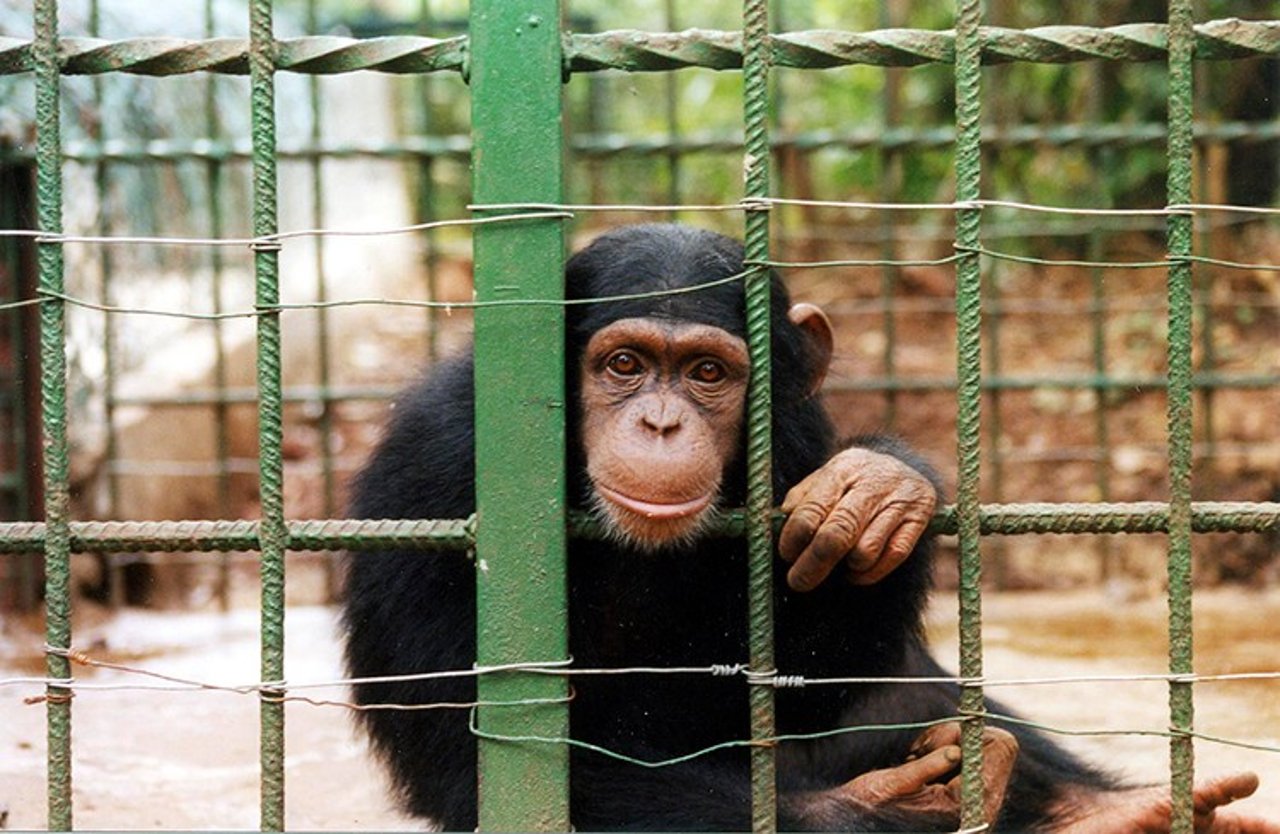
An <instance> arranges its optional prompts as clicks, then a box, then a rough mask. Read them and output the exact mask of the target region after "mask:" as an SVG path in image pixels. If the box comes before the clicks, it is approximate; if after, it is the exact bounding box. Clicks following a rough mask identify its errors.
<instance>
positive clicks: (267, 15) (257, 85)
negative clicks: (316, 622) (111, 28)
mask: <svg viewBox="0 0 1280 834" xmlns="http://www.w3.org/2000/svg"><path fill="white" fill-rule="evenodd" d="M275 54H276V45H275V36H274V34H273V33H272V26H271V0H253V3H252V5H251V6H250V7H249V84H250V102H251V106H252V132H253V233H254V235H255V236H258V237H261V236H263V235H270V234H274V233H275V232H276V231H278V229H277V223H276V158H275V154H276V126H275ZM254 276H255V282H256V287H257V289H256V304H257V307H258V309H259V310H260V311H265V312H262V313H261V314H260V315H259V316H258V473H259V491H260V494H261V502H262V520H261V527H260V529H259V533H258V537H259V548H260V551H261V555H260V559H261V563H260V574H261V577H262V667H261V668H262V679H263V680H264V681H278V680H282V679H283V678H284V548H285V539H286V533H285V526H284V493H283V486H284V474H283V472H284V468H283V458H282V456H281V452H280V443H281V436H282V433H283V427H282V417H281V382H280V314H279V312H278V311H277V310H273V309H272V308H274V307H275V306H276V305H278V304H279V302H280V252H279V247H278V246H269V245H264V246H258V247H255V250H254ZM278 696H279V693H277V692H268V691H265V690H264V691H263V693H262V701H261V706H260V709H261V737H260V739H259V755H260V758H261V768H262V774H261V779H262V783H261V785H260V789H261V794H262V796H261V827H262V830H263V831H281V830H283V829H284V704H283V703H281V702H280V700H279V697H278Z"/></svg>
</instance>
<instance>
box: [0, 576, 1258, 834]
mask: <svg viewBox="0 0 1280 834" xmlns="http://www.w3.org/2000/svg"><path fill="white" fill-rule="evenodd" d="M1196 600H1197V602H1196V605H1197V612H1196V613H1197V635H1196V636H1197V658H1198V660H1197V663H1198V669H1199V671H1201V672H1203V673H1220V672H1233V671H1275V670H1277V668H1278V664H1277V650H1276V647H1277V646H1278V645H1280V590H1271V591H1267V592H1250V591H1242V590H1235V589H1218V590H1211V591H1205V592H1198V593H1197V596H1196ZM1164 616H1165V605H1164V601H1163V599H1162V598H1161V597H1158V596H1152V597H1150V598H1146V599H1141V600H1123V599H1120V598H1117V597H1115V596H1109V595H1108V594H1107V593H1105V592H1101V591H1073V592H1070V593H1045V592H1040V593H1020V594H993V595H990V596H988V597H987V598H986V599H985V600H984V621H985V639H986V653H985V659H986V660H985V662H986V673H987V675H988V677H989V678H993V679H994V678H1001V677H1018V678H1026V677H1057V676H1079V675H1129V674H1142V673H1155V672H1159V671H1161V669H1162V666H1163V665H1164V662H1165V661H1164V653H1165V640H1164V624H1163V623H1164ZM86 619H92V618H86ZM954 623H955V620H954V603H953V602H952V601H951V599H950V596H949V595H947V596H940V597H939V599H938V600H937V601H936V603H935V606H934V611H933V614H932V626H931V630H932V632H933V634H934V639H935V642H936V644H937V646H938V652H939V655H940V656H941V657H943V658H954V657H955V651H956V647H955V640H954V637H953V635H954V631H955V627H954ZM2 625H3V634H4V641H3V643H0V646H3V648H2V649H0V679H12V678H14V677H17V676H21V675H31V674H39V667H38V662H39V661H38V653H39V647H40V638H39V637H38V636H37V635H35V634H34V633H32V632H31V631H30V630H28V629H27V628H26V627H25V624H22V623H16V622H13V621H8V622H3V623H2ZM256 629H257V615H256V612H255V611H253V610H251V609H245V610H242V611H234V612H232V613H231V614H226V615H223V614H178V613H152V612H137V611H128V612H125V613H123V614H121V615H119V616H116V617H105V616H103V617H101V618H100V619H99V620H98V621H97V622H86V623H82V624H80V625H79V626H78V633H77V636H76V643H77V645H79V646H84V647H86V648H88V649H89V651H90V653H91V654H93V655H94V656H95V657H100V658H102V659H112V660H115V661H118V662H121V663H124V664H127V665H129V666H132V667H137V668H144V669H148V670H152V671H157V672H163V673H165V674H169V675H176V676H179V677H184V678H192V679H198V680H201V681H211V682H218V683H228V684H235V683H245V682H249V681H253V680H255V679H256V670H257V663H258V660H257V645H256V640H257V637H256V633H257V632H256ZM287 646H288V650H287V656H288V659H287V674H288V677H289V679H290V680H291V681H295V682H300V681H327V680H332V679H335V678H337V677H339V674H340V672H339V663H338V649H337V641H336V639H335V634H334V614H333V610H332V609H330V608H324V607H300V608H291V609H290V610H289V612H288V616H287ZM79 674H80V676H81V679H82V680H84V681H86V682H93V683H98V684H119V683H132V684H137V683H144V684H145V683H148V681H147V680H146V679H143V678H139V677H138V676H136V675H129V674H126V673H123V672H117V671H97V670H82V671H81V672H80V673H79ZM150 683H161V682H159V681H150ZM993 691H994V690H993ZM38 692H39V687H37V686H20V685H10V686H3V687H0V807H6V808H7V809H8V827H9V828H11V829H26V828H40V827H42V826H43V825H44V820H45V810H44V809H45V798H44V796H45V788H44V751H45V741H44V708H43V707H42V706H39V705H29V704H26V703H24V699H25V698H27V697H29V696H32V695H36V694H38ZM309 694H311V695H313V696H315V697H318V698H337V699H341V698H342V697H343V696H342V690H341V689H340V688H335V689H330V690H316V691H313V692H310V693H309ZM998 694H999V697H1001V698H1002V699H1004V700H1005V701H1007V702H1008V703H1010V704H1012V705H1014V706H1016V707H1017V708H1018V709H1019V710H1020V711H1022V712H1023V713H1024V714H1026V715H1029V716H1031V717H1033V718H1034V719H1036V720H1037V721H1040V722H1042V723H1044V724H1047V725H1050V726H1053V727H1060V728H1070V729H1073V730H1099V729H1107V730H1121V729H1123V730H1159V729H1161V728H1163V727H1165V726H1167V717H1166V713H1165V710H1166V707H1165V703H1166V695H1165V687H1164V686H1163V685H1162V684H1159V683H1114V682H1108V683H1076V684H1061V685H1053V686H1035V687H1018V688H1009V689H1003V688H1002V689H1000V690H999V693H998ZM1196 705H1197V714H1196V724H1197V727H1198V728H1199V729H1200V730H1201V731H1202V732H1204V733H1207V734H1210V735H1214V736H1222V737H1228V738H1232V739H1236V740H1240V741H1244V742H1247V743H1251V744H1257V745H1268V746H1270V747H1272V748H1278V747H1280V681H1275V680H1272V681H1267V682H1257V681H1255V682H1244V683H1212V684H1209V683H1206V684H1202V685H1199V686H1198V687H1197V690H1196ZM286 722H287V741H286V745H287V750H286V771H287V785H288V788H287V824H288V826H289V828H291V829H348V830H350V829H413V828H416V827H419V826H417V825H416V824H415V823H414V822H413V821H412V820H406V819H404V818H403V817H400V816H399V815H397V814H396V813H395V812H394V811H393V810H392V809H391V807H390V803H389V801H388V800H387V797H386V795H385V784H384V782H383V779H382V776H381V774H380V772H379V770H378V767H377V766H376V764H375V763H374V762H373V761H371V759H370V758H369V756H368V753H367V751H366V749H365V746H364V744H363V742H362V741H361V740H360V739H359V738H358V737H357V736H356V734H355V733H354V732H353V730H352V725H351V721H350V716H349V715H348V713H347V711H346V710H345V709H344V708H342V707H339V706H313V705H309V704H302V703H294V704H290V705H289V706H288V707H287V718H286ZM257 733H258V719H257V707H256V703H255V701H254V699H253V698H252V697H251V696H243V695H237V694H231V693H225V692H171V691H133V690H111V689H105V690H89V691H83V692H81V693H80V694H79V695H77V697H76V701H75V708H74V757H75V758H74V781H75V823H76V826H77V827H78V828H84V829H104V828H113V829H118V828H135V829H214V828H217V829H238V828H243V829H255V828H256V827H257V824H258V810H257V802H258V780H257V775H258V766H257ZM1065 743H1066V744H1068V745H1070V746H1071V747H1073V748H1075V749H1077V750H1078V751H1080V752H1081V753H1082V754H1083V755H1085V756H1087V757H1088V758H1090V759H1091V760H1093V761H1096V762H1101V763H1104V764H1106V765H1107V766H1110V767H1113V768H1116V769H1119V770H1122V771H1124V772H1125V773H1127V774H1129V775H1131V776H1133V777H1135V778H1138V779H1148V780H1160V779H1162V775H1163V773H1164V771H1165V768H1166V767H1167V764H1166V762H1167V742H1166V741H1165V740H1164V739H1161V738H1153V737H1134V736H1118V737H1117V736H1101V737H1072V738H1067V739H1065ZM1197 767H1198V769H1199V772H1200V773H1204V774H1208V773H1219V772H1224V771H1228V770H1237V769H1252V770H1256V771H1258V772H1259V773H1260V774H1261V775H1262V778H1263V789H1262V791H1261V792H1260V795H1258V796H1255V797H1254V798H1252V799H1249V800H1246V801H1244V802H1242V803H1240V806H1241V808H1247V809H1249V810H1252V811H1253V812H1255V813H1258V814H1265V815H1269V816H1270V817H1271V818H1273V819H1280V753H1277V752H1264V751H1257V750H1242V749H1238V748H1234V747H1227V746H1223V745H1219V744H1212V743H1206V742H1201V743H1199V744H1198V745H1197Z"/></svg>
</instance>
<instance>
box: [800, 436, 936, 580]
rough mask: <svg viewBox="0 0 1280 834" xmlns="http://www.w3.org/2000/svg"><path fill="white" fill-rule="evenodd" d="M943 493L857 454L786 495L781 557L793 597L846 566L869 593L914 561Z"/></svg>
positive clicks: (887, 459)
mask: <svg viewBox="0 0 1280 834" xmlns="http://www.w3.org/2000/svg"><path fill="white" fill-rule="evenodd" d="M937 506H938V493H937V490H935V489H934V487H933V484H932V483H930V482H929V480H928V479H927V478H925V476H924V475H922V474H920V473H919V472H917V471H916V470H914V469H912V468H911V467H910V466H908V465H907V464H905V463H903V462H902V461H900V460H898V459H897V458H895V457H891V456H889V455H886V454H882V453H880V452H875V451H872V450H870V449H862V448H858V447H854V448H850V449H846V450H844V451H843V452H840V453H839V454H837V455H835V456H834V457H833V458H831V460H829V461H828V462H827V463H826V465H824V466H823V467H822V468H820V469H818V471H816V472H814V473H813V474H812V475H810V476H809V477H807V478H805V479H804V480H803V481H801V482H800V483H799V484H797V485H796V486H795V487H793V488H792V489H791V491H790V492H788V493H787V495H786V498H784V499H783V501H782V511H783V512H784V513H787V514H788V518H787V521H786V524H785V525H783V528H782V534H781V536H780V538H779V540H778V552H779V554H780V555H781V556H782V558H783V559H784V560H786V561H787V562H789V563H791V568H790V570H789V571H788V572H787V584H788V585H789V586H790V587H791V589H792V590H795V591H809V590H812V589H814V588H816V587H817V586H818V585H820V584H821V583H822V582H823V581H824V580H825V579H826V578H827V577H828V576H829V575H830V574H831V573H832V572H833V571H835V570H836V568H837V567H838V566H840V565H841V564H844V565H845V570H846V575H847V577H848V580H849V581H850V582H852V583H853V584H855V585H871V584H874V583H876V582H879V581H880V580H881V579H884V578H885V577H886V576H888V575H889V573H890V572H891V571H893V569H894V568H896V567H898V565H900V564H902V562H903V560H905V559H906V558H907V556H909V555H910V554H911V549H912V548H913V547H915V544H916V542H917V541H918V540H919V539H920V537H921V536H922V535H924V532H925V530H926V528H928V526H929V521H930V519H932V518H933V513H934V510H935V509H936V508H937Z"/></svg>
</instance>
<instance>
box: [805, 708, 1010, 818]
mask: <svg viewBox="0 0 1280 834" xmlns="http://www.w3.org/2000/svg"><path fill="white" fill-rule="evenodd" d="M1017 759H1018V740H1017V739H1016V738H1014V737H1013V734H1012V733H1010V732H1008V731H1006V730H1001V729H999V728H996V727H986V728H985V729H984V730H983V732H982V806H983V812H984V815H985V817H986V820H987V821H988V822H995V820H996V818H997V817H998V816H999V815H1000V809H1001V807H1002V806H1003V805H1004V797H1005V791H1006V789H1007V788H1008V786H1009V778H1010V777H1011V776H1012V775H1013V766H1014V763H1015V762H1016V761H1017ZM788 801H789V802H790V803H791V806H792V809H793V810H794V811H797V812H798V815H799V816H800V817H801V819H804V820H805V821H806V822H807V823H809V824H812V825H814V826H815V827H828V826H831V825H833V824H834V823H836V822H837V821H838V820H840V819H841V815H840V810H839V809H840V808H847V807H849V806H853V807H854V808H856V809H861V810H871V811H876V810H882V811H894V812H898V813H901V814H904V815H908V816H910V817H911V818H912V819H919V820H922V821H925V822H926V823H927V824H928V825H929V826H933V825H937V826H950V827H955V826H958V825H959V824H960V724H959V723H958V722H952V723H948V724H939V725H937V726H934V727H930V728H929V729H927V730H925V731H924V732H923V733H921V734H920V736H919V737H918V738H917V739H916V741H915V744H913V745H912V747H911V755H910V757H909V758H908V760H907V761H906V762H904V763H903V764H900V765H898V766H896V767H888V768H884V769H883V770H872V771H870V772H868V773H864V774H862V775H861V776H858V777H857V778H855V779H852V780H850V781H848V782H846V783H844V784H843V785H840V786H838V787H835V788H832V789H830V790H826V791H821V792H818V793H812V794H807V795H805V796H803V797H790V798H789V800H788Z"/></svg>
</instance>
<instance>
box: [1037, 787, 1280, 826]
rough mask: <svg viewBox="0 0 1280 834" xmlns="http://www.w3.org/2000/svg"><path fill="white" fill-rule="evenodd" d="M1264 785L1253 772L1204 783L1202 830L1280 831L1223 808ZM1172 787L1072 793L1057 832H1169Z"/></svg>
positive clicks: (1199, 801)
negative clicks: (1259, 784) (1226, 811)
mask: <svg viewBox="0 0 1280 834" xmlns="http://www.w3.org/2000/svg"><path fill="white" fill-rule="evenodd" d="M1257 789H1258V777H1257V776H1256V775H1255V774H1253V773H1233V774H1231V775H1229V776H1219V777H1216V778H1214V779H1209V780H1205V781H1202V782H1199V783H1198V784H1197V785H1196V786H1195V791H1194V810H1195V816H1194V818H1193V819H1194V824H1195V831H1196V834H1280V824H1277V823H1274V822H1268V821H1267V820H1263V819H1259V818H1257V817H1250V816H1244V815H1241V814H1236V813H1223V812H1221V811H1220V809H1221V808H1222V807H1223V806H1225V805H1228V804H1230V803H1232V802H1234V801H1235V800H1237V799H1243V798H1245V797H1246V796H1251V795H1252V794H1253V793H1254V791H1256V790H1257ZM1172 807H1173V806H1172V802H1171V800H1170V795H1169V788H1168V787H1156V788H1135V789H1133V790H1128V791H1117V792H1115V793H1106V794H1097V793H1094V794H1088V795H1076V796H1068V797H1065V798H1064V799H1063V800H1062V803H1061V808H1060V809H1059V810H1057V811H1056V814H1057V815H1058V816H1059V818H1060V819H1061V820H1062V822H1061V823H1060V824H1059V825H1057V826H1055V827H1054V828H1053V831H1054V832H1055V834H1169V831H1170V829H1171V826H1172V818H1173V811H1172Z"/></svg>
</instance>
